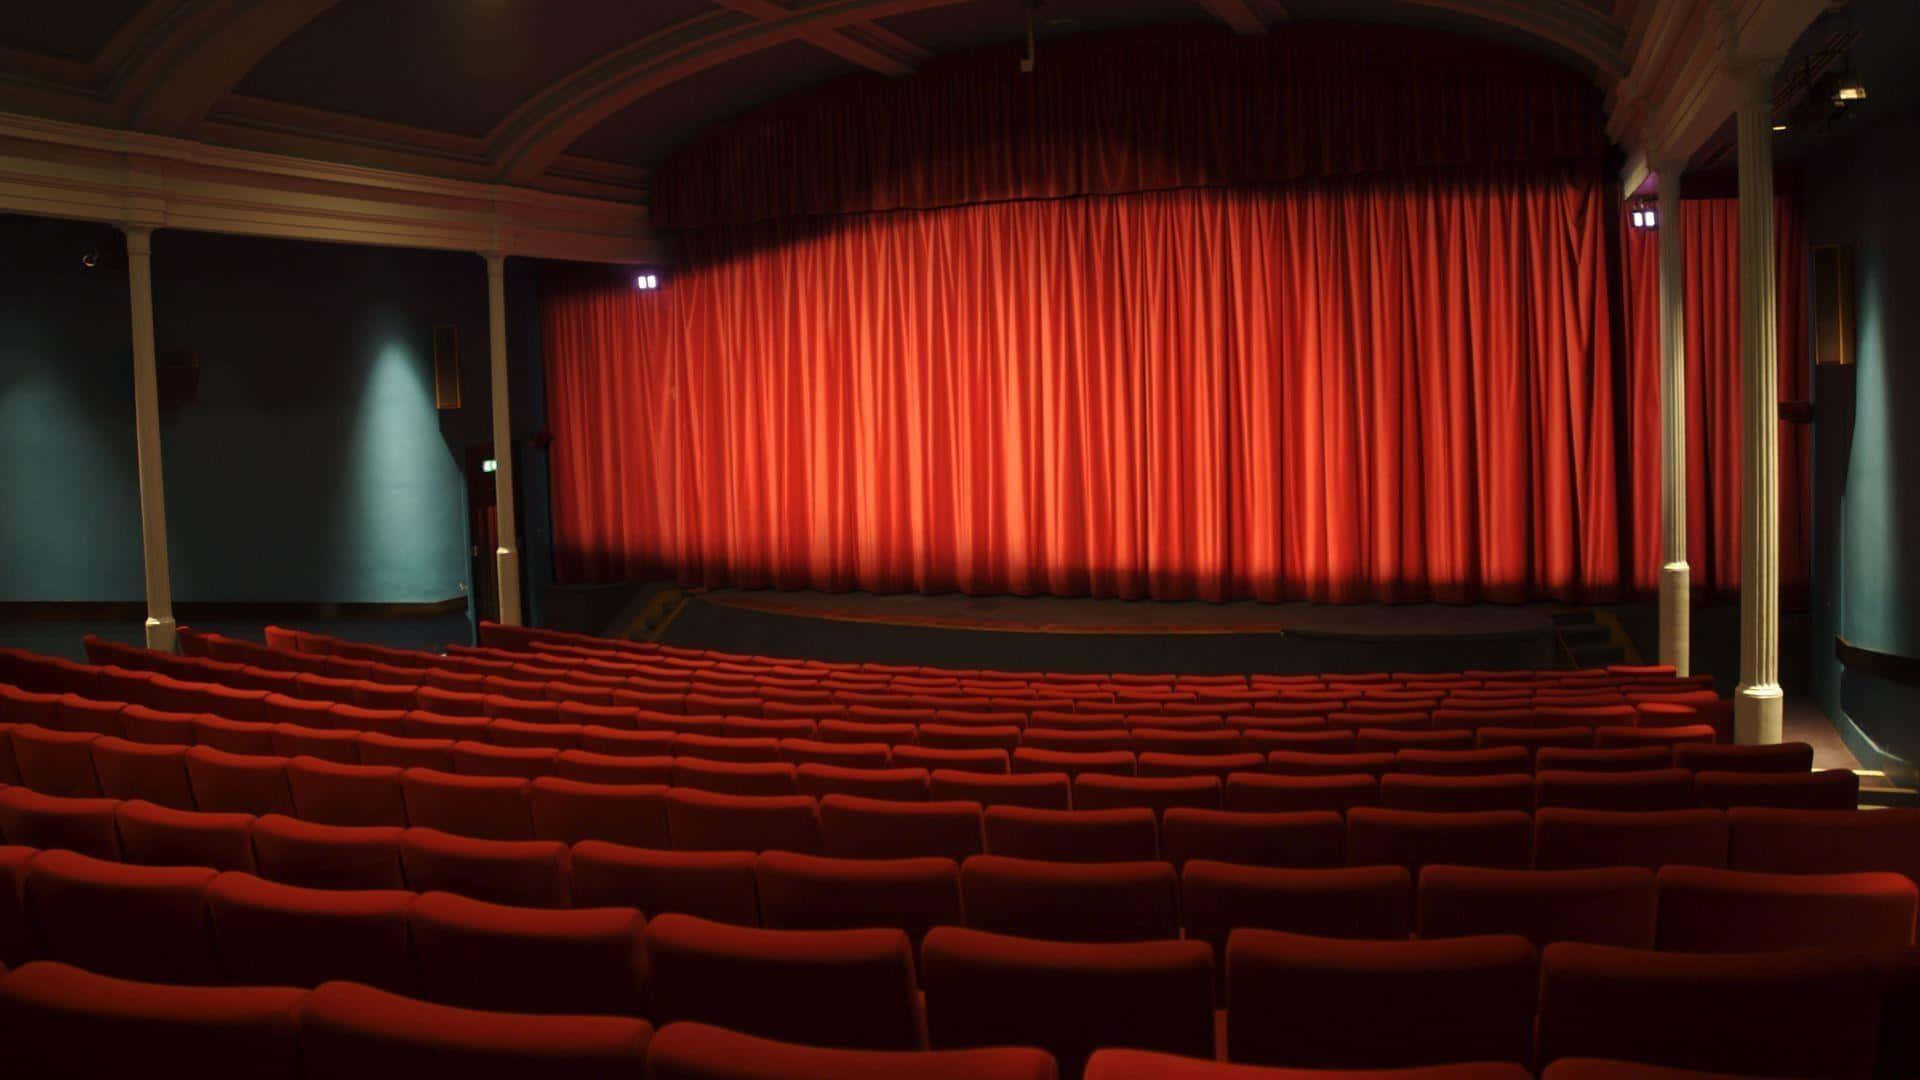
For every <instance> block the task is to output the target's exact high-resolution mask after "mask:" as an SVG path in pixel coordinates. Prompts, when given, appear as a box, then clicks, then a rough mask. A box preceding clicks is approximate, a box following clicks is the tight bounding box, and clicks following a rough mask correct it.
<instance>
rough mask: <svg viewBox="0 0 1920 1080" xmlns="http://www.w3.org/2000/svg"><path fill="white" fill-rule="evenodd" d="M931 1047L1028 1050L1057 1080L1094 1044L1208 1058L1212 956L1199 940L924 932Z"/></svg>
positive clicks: (1075, 1068) (1076, 1071)
mask: <svg viewBox="0 0 1920 1080" xmlns="http://www.w3.org/2000/svg"><path fill="white" fill-rule="evenodd" d="M922 952H923V954H924V956H925V959H926V972H925V983H926V992H927V1026H928V1036H929V1041H930V1042H931V1044H932V1046H933V1047H934V1049H936V1050H942V1049H958V1048H964V1047H993V1046H1037V1047H1040V1048H1041V1049H1043V1050H1046V1051H1048V1052H1050V1053H1052V1054H1053V1055H1054V1057H1055V1058H1056V1059H1057V1060H1058V1061H1059V1065H1060V1073H1061V1075H1062V1076H1063V1077H1076V1076H1078V1075H1080V1071H1081V1068H1082V1065H1083V1063H1084V1062H1085V1061H1086V1058H1087V1055H1089V1054H1090V1053H1092V1052H1093V1051H1094V1050H1096V1049H1098V1048H1100V1047H1102V1046H1114V1045H1125V1046H1137V1047H1144V1048H1147V1049H1153V1050H1164V1051H1167V1052H1169V1053H1176V1054H1186V1055H1190V1056H1194V1057H1211V1056H1212V1054H1213V955H1212V952H1211V951H1210V950H1209V949H1208V948H1207V946H1206V945H1204V944H1203V943H1201V942H1198V941H1145V942H1124V943H1104V944H1090V943H1085V942H1060V941H1034V940H1031V939H1028V938H1019V937H1008V936H1004V935H1001V934H991V933H986V932H983V931H979V930H968V929H963V928H960V927H945V926H943V927H939V928H936V929H935V930H933V931H932V932H930V933H928V934H927V940H926V943H925V945H924V946H923V948H922Z"/></svg>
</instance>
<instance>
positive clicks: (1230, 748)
mask: <svg viewBox="0 0 1920 1080" xmlns="http://www.w3.org/2000/svg"><path fill="white" fill-rule="evenodd" d="M1130 738H1131V740H1132V742H1133V752H1134V753H1136V754H1182V755H1192V756H1199V757H1206V756H1211V755H1215V754H1237V753H1239V752H1240V749H1241V746H1240V733H1239V732H1238V731H1235V730H1233V729H1231V728H1227V729H1220V730H1215V731H1182V730H1177V729H1167V728H1148V727H1136V728H1134V729H1133V731H1132V733H1131V736H1130Z"/></svg>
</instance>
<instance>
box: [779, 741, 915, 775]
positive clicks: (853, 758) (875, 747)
mask: <svg viewBox="0 0 1920 1080" xmlns="http://www.w3.org/2000/svg"><path fill="white" fill-rule="evenodd" d="M780 756H781V758H782V759H783V760H785V761H787V762H789V763H791V764H793V765H796V766H800V765H832V766H835V767H837V768H855V769H884V768H886V767H887V760H888V757H889V747H888V745H887V744H886V743H882V742H823V741H821V740H819V739H794V738H787V739H781V740H780Z"/></svg>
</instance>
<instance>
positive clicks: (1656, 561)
mask: <svg viewBox="0 0 1920 1080" xmlns="http://www.w3.org/2000/svg"><path fill="white" fill-rule="evenodd" d="M1680 210H1681V214H1680V217H1681V220H1680V221H1679V223H1678V225H1677V227H1678V228H1680V229H1681V244H1682V246H1683V248H1684V250H1685V255H1686V359H1687V510H1688V518H1687V561H1688V563H1689V564H1690V565H1691V567H1692V574H1693V585H1694V588H1695V589H1697V590H1702V591H1704V592H1706V593H1709V594H1716V595H1729V594H1733V593H1737V592H1738V591H1739V589H1740V401H1741V395H1740V204H1739V200H1737V199H1731V198H1718V199H1683V200H1681V204H1680ZM1661 227H1662V228H1672V227H1676V225H1675V223H1673V222H1662V223H1661ZM1625 235H1626V258H1625V260H1624V278H1625V304H1624V309H1625V325H1626V338H1627V343H1628V344H1627V398H1628V402H1629V404H1628V423H1629V425H1630V438H1629V443H1630V445H1629V447H1628V449H1627V451H1626V456H1627V468H1628V470H1629V475H1630V476H1631V484H1632V488H1633V495H1632V499H1631V502H1632V505H1633V506H1634V508H1635V512H1634V514H1633V517H1632V525H1631V533H1632V535H1631V539H1630V541H1629V549H1630V558H1629V560H1628V563H1629V565H1630V566H1631V567H1632V584H1633V586H1634V588H1636V589H1640V590H1652V589H1656V588H1658V587H1659V575H1660V565H1661V563H1662V561H1663V560H1662V559H1661V553H1660V263H1659V234H1658V233H1657V232H1655V231H1653V230H1649V229H1628V230H1626V234H1625ZM1802 250H1803V247H1802V239H1801V234H1800V215H1799V212H1798V209H1797V206H1796V204H1795V203H1794V202H1793V201H1792V200H1791V199H1788V198H1784V197H1783V198H1780V199H1776V200H1775V202H1774V273H1775V285H1776V288H1775V291H1776V295H1777V296H1778V298H1779V299H1778V309H1779V314H1778V322H1777V326H1778V335H1777V336H1778V341H1779V363H1780V394H1779V396H1780V399H1781V400H1804V399H1806V398H1807V396H1808V392H1807V380H1808V372H1807V366H1806V365H1807V357H1806V328H1805V323H1804V322H1803V309H1804V304H1803V303H1802V298H1803V281H1802V273H1803V270H1802V265H1801V252H1802ZM1807 453H1808V443H1807V431H1806V429H1805V428H1804V427H1802V426H1800V425H1798V424H1790V423H1782V424H1781V425H1780V585H1781V590H1782V592H1784V593H1785V594H1786V595H1787V597H1789V598H1790V599H1793V600H1798V601H1800V602H1804V599H1803V598H1804V596H1805V594H1806V588H1807V575H1808V557H1809V553H1808V547H1807V545H1808V522H1807V495H1808V476H1807V470H1808V468H1809V465H1808V461H1807Z"/></svg>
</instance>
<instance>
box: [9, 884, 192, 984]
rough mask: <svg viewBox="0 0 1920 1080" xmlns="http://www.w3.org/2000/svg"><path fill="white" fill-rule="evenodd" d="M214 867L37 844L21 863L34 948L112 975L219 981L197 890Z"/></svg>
mask: <svg viewBox="0 0 1920 1080" xmlns="http://www.w3.org/2000/svg"><path fill="white" fill-rule="evenodd" d="M218 874H219V871H217V870H210V869H205V868H201V867H188V866H128V865H125V864H123V863H115V862H106V861H104V860H100V859H93V858H89V857H87V856H85V855H79V854H75V853H74V852H71V851H43V852H41V853H40V854H39V855H38V856H36V857H35V858H34V859H33V860H32V862H30V863H29V864H28V866H27V883H26V913H27V922H28V925H29V926H31V927H32V928H33V936H34V939H35V940H36V941H37V942H38V948H37V949H36V955H39V956H43V957H45V958H47V959H50V960H58V961H60V962H61V963H66V964H73V965H75V966H76V967H81V968H84V969H86V970H88V971H93V972H98V973H99V974H102V975H112V976H114V977H116V978H123V979H139V980H142V981H145V982H164V983H180V984H189V985H191V984H199V985H212V984H214V983H217V982H219V979H220V977H219V968H218V965H216V964H215V963H214V959H213V942H212V939H211V937H210V936H209V932H208V928H207V912H206V902H205V899H204V898H203V895H202V894H203V893H204V892H205V890H206V887H207V883H208V882H210V881H212V880H213V879H214V878H215V877H217V876H218Z"/></svg>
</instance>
